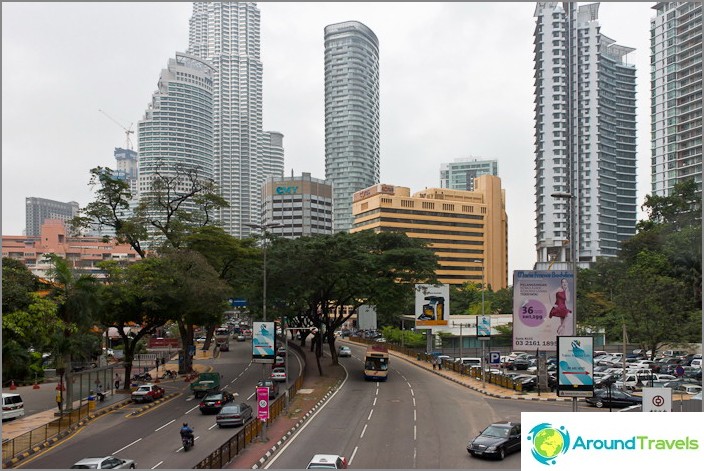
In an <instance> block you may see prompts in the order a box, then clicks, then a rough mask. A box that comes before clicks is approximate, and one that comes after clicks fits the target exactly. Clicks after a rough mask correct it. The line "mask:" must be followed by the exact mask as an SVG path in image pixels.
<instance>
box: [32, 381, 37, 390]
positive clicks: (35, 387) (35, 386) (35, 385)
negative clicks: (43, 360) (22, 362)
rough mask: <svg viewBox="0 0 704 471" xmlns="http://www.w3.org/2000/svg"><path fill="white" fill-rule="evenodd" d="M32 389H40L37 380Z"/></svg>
mask: <svg viewBox="0 0 704 471" xmlns="http://www.w3.org/2000/svg"><path fill="white" fill-rule="evenodd" d="M32 389H39V384H38V383H37V380H36V379H35V380H34V386H32Z"/></svg>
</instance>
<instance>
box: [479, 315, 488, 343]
mask: <svg viewBox="0 0 704 471" xmlns="http://www.w3.org/2000/svg"><path fill="white" fill-rule="evenodd" d="M477 337H484V338H486V339H487V340H488V339H489V337H491V317H490V316H477Z"/></svg>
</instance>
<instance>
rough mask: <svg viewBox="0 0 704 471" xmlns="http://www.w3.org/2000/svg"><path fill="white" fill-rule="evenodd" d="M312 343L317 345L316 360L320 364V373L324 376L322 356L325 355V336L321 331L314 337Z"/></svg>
mask: <svg viewBox="0 0 704 471" xmlns="http://www.w3.org/2000/svg"><path fill="white" fill-rule="evenodd" d="M311 345H312V346H315V362H316V363H317V364H318V374H319V375H320V376H323V367H322V365H321V364H320V357H322V356H323V337H322V336H321V335H320V332H318V333H317V334H316V335H315V337H313V341H312V342H311Z"/></svg>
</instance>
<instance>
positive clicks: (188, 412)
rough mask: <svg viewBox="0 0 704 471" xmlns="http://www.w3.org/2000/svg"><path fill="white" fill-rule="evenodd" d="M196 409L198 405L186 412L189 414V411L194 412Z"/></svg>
mask: <svg viewBox="0 0 704 471" xmlns="http://www.w3.org/2000/svg"><path fill="white" fill-rule="evenodd" d="M196 409H198V406H195V407H194V408H193V409H189V410H187V411H186V414H188V413H189V412H193V411H194V410H196Z"/></svg>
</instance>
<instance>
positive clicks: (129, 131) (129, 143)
mask: <svg viewBox="0 0 704 471" xmlns="http://www.w3.org/2000/svg"><path fill="white" fill-rule="evenodd" d="M98 111H100V112H101V113H103V114H104V115H105V116H107V117H108V118H109V119H110V121H112V122H113V123H115V124H117V125H118V126H120V127H121V128H122V129H123V130H124V131H125V145H126V146H127V147H126V148H127V149H129V150H132V139H130V134H134V131H133V130H132V125H133V124H134V123H131V124H130V127H129V128H126V127H124V126H123V125H122V124H120V123H119V122H118V121H117V120H116V119H115V118H113V117H112V116H110V115H109V114H107V113H106V112H105V111H103V110H100V109H99V110H98Z"/></svg>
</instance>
